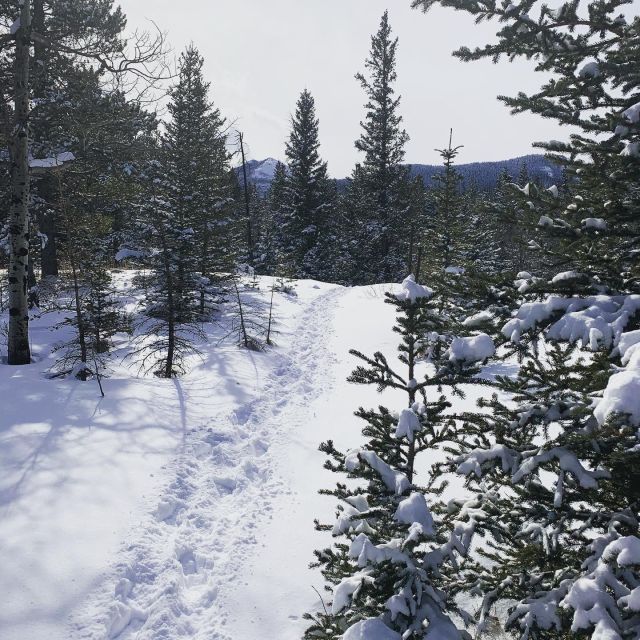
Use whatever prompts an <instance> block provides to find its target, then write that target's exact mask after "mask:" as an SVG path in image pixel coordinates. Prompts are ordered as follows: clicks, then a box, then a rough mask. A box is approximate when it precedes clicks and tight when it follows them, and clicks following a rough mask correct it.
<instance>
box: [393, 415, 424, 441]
mask: <svg viewBox="0 0 640 640" xmlns="http://www.w3.org/2000/svg"><path fill="white" fill-rule="evenodd" d="M421 429H422V425H421V424H420V419H419V418H418V416H417V415H416V414H415V412H414V411H412V410H411V409H403V410H402V411H401V413H400V418H399V419H398V426H397V427H396V433H395V436H396V438H398V439H400V438H406V439H407V440H408V441H409V442H413V438H414V434H416V433H417V432H418V431H420V430H421Z"/></svg>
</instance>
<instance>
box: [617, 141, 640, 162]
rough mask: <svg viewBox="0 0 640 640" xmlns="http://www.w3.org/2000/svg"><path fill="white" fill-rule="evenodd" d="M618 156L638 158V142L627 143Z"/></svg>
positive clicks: (639, 150) (639, 152)
mask: <svg viewBox="0 0 640 640" xmlns="http://www.w3.org/2000/svg"><path fill="white" fill-rule="evenodd" d="M620 155H621V156H626V157H629V158H640V142H627V143H626V144H625V147H624V149H623V150H622V151H621V153H620Z"/></svg>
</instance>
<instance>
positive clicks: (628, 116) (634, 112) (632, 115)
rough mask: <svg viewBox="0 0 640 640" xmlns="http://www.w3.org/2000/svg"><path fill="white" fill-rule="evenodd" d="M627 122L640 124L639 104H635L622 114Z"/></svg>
mask: <svg viewBox="0 0 640 640" xmlns="http://www.w3.org/2000/svg"><path fill="white" fill-rule="evenodd" d="M622 115H623V117H624V118H625V120H627V122H631V123H632V124H638V123H639V122H640V102H636V103H635V104H634V105H632V106H630V107H629V108H628V109H627V110H626V111H624V112H623V113H622Z"/></svg>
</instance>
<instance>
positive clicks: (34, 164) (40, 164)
mask: <svg viewBox="0 0 640 640" xmlns="http://www.w3.org/2000/svg"><path fill="white" fill-rule="evenodd" d="M75 159H76V157H75V156H74V155H73V153H71V152H70V151H65V152H64V153H59V154H58V155H56V156H54V157H51V158H40V159H34V158H32V159H31V160H29V166H30V167H31V168H32V169H55V168H57V167H61V166H63V165H64V164H65V163H67V162H73V161H74V160H75Z"/></svg>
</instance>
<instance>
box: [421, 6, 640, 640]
mask: <svg viewBox="0 0 640 640" xmlns="http://www.w3.org/2000/svg"><path fill="white" fill-rule="evenodd" d="M432 4H435V2H430V1H429V0H416V1H415V2H414V5H416V6H419V5H421V6H423V7H425V8H428V7H429V6H431V5H432ZM439 4H442V5H444V6H451V7H454V8H456V9H461V10H464V11H467V12H469V13H471V14H472V15H474V16H475V17H476V18H477V19H478V20H484V19H497V20H499V21H500V22H501V23H502V25H503V26H502V28H501V29H500V31H499V32H498V34H497V35H498V37H497V40H496V42H495V43H493V44H490V45H487V46H484V47H480V48H478V49H475V50H470V49H468V48H463V49H461V50H460V51H458V52H457V55H458V56H459V57H461V58H462V59H464V60H475V59H480V58H484V57H489V58H492V59H494V60H497V59H499V58H500V57H501V56H503V55H504V56H507V57H509V58H510V59H514V58H518V57H526V58H534V59H536V61H537V66H536V70H537V71H539V72H542V73H544V74H545V75H546V76H547V77H546V80H545V82H544V84H543V85H542V87H541V88H540V90H539V91H538V92H535V93H534V94H532V95H528V94H526V93H524V92H521V93H519V94H518V95H517V96H516V97H514V98H509V97H504V98H502V100H503V101H504V102H505V103H506V104H507V105H508V106H510V107H511V108H512V109H513V110H514V111H515V112H531V113H535V114H540V115H543V116H545V117H548V118H553V119H555V120H556V121H557V122H559V123H560V124H571V125H573V126H575V127H577V128H578V129H579V133H577V134H574V135H572V136H571V138H570V140H569V142H567V143H560V142H550V143H545V144H541V146H542V147H543V148H545V149H546V150H547V152H548V153H549V154H550V156H551V157H552V158H553V159H554V160H555V161H556V162H558V163H559V164H561V166H563V167H564V168H565V175H566V176H567V179H566V181H565V184H564V185H558V186H553V187H551V188H549V189H542V188H539V187H536V186H535V185H531V184H529V185H527V186H526V187H525V188H524V189H523V191H524V193H522V194H521V197H522V200H523V204H524V205H526V206H529V207H530V208H532V211H535V213H536V214H537V216H539V223H538V224H539V228H540V231H539V233H538V234H536V236H535V237H534V238H532V239H531V242H532V244H533V245H534V246H535V247H537V248H539V249H540V250H541V251H544V252H545V253H546V258H547V260H549V262H550V265H551V266H552V267H554V271H552V272H551V273H549V274H548V275H547V274H542V276H541V277H525V274H523V277H522V278H520V279H519V282H518V287H519V289H518V292H519V294H520V296H521V300H520V302H521V303H522V304H521V305H520V306H519V308H518V309H516V310H514V317H513V318H512V319H511V320H509V322H508V323H507V324H506V325H505V326H504V327H503V334H504V337H505V338H506V339H508V340H509V341H510V342H511V343H513V344H514V347H515V348H516V349H517V350H518V351H519V353H520V357H521V360H522V367H521V370H520V373H519V375H518V376H517V378H516V379H515V380H508V379H499V384H500V386H501V387H502V389H503V390H504V391H506V392H508V393H510V394H512V398H513V403H511V404H507V403H502V402H501V401H499V400H498V399H497V398H495V399H494V400H492V401H491V402H490V403H489V404H488V407H489V409H490V415H489V417H488V418H486V419H484V420H481V421H480V427H479V430H478V438H480V437H481V434H484V437H485V438H486V439H485V441H484V442H482V443H480V442H479V446H477V447H476V448H475V450H471V451H464V452H463V453H462V454H461V455H460V457H459V458H458V460H456V464H457V465H458V469H459V471H460V472H461V473H463V474H465V475H468V476H469V478H470V482H471V484H472V486H473V487H474V488H476V489H477V490H478V491H479V492H480V493H481V494H484V493H485V492H487V491H492V490H494V489H496V488H498V489H499V491H500V493H501V495H502V496H503V499H504V503H503V505H502V509H501V512H502V518H501V519H499V520H498V519H489V520H487V521H486V523H485V525H487V526H492V527H494V528H496V529H497V530H500V529H501V531H499V532H498V533H496V534H495V535H496V537H495V539H494V540H488V541H487V540H486V541H485V544H483V545H482V551H481V553H484V554H486V555H487V556H488V557H489V558H490V559H491V561H492V572H491V573H492V575H491V576H489V575H488V573H487V572H483V573H482V574H481V575H479V576H476V577H475V580H476V581H470V583H469V586H470V587H473V586H476V587H478V589H477V592H479V593H483V594H484V603H483V607H482V609H481V620H482V622H484V621H485V620H486V614H487V612H488V609H489V607H490V606H491V605H492V604H493V603H494V602H495V601H496V600H502V601H504V602H507V603H511V606H509V615H508V617H507V619H506V620H504V622H505V623H506V625H507V626H508V627H509V628H512V629H514V630H515V631H517V632H518V633H519V634H520V637H522V638H556V637H575V636H577V635H580V636H582V635H584V636H585V637H588V636H590V635H591V636H592V637H598V638H604V637H606V638H613V639H618V638H627V637H629V638H631V637H636V636H637V634H638V628H639V627H638V612H639V611H640V605H638V602H637V598H636V592H637V588H638V580H637V571H638V567H640V553H638V549H639V548H640V500H639V497H638V492H637V474H636V473H635V469H637V467H638V464H639V458H638V455H639V454H638V444H639V443H638V430H637V428H638V426H639V425H640V407H639V406H638V404H637V397H638V392H639V391H640V374H639V366H640V360H639V359H638V352H637V349H636V346H637V339H636V334H637V329H638V327H640V317H639V316H640V314H639V311H640V303H639V302H638V301H639V300H640V298H639V297H638V295H637V294H638V292H639V282H638V261H637V255H636V254H637V248H638V245H639V243H640V234H639V233H638V232H639V227H638V216H637V213H638V210H639V209H640V197H639V195H640V194H639V193H638V187H637V184H638V178H639V177H640V163H639V162H638V144H639V143H638V136H639V135H640V131H639V128H638V127H639V126H640V117H639V114H640V108H639V107H638V104H640V102H639V101H640V90H639V88H638V87H639V84H638V74H637V63H638V59H639V58H638V51H639V50H638V46H637V31H638V28H639V26H640V18H638V17H637V16H627V17H625V16H623V15H621V14H620V10H621V9H622V7H623V6H624V5H625V4H626V3H625V2H621V1H620V2H619V1H616V0H614V1H613V2H609V3H599V2H591V3H588V4H585V5H581V4H579V3H567V4H564V5H562V6H561V7H559V8H558V9H551V8H550V7H548V6H546V5H542V3H539V2H535V1H529V2H527V3H525V4H524V5H519V6H515V5H513V4H506V3H503V4H501V5H499V6H498V5H496V4H493V3H475V2H468V1H467V0H441V1H440V2H439ZM564 343H569V345H568V346H567V345H566V344H564ZM612 361H613V366H612ZM497 543H499V544H501V545H502V546H501V549H497V546H496V545H497ZM514 602H515V603H514Z"/></svg>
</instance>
